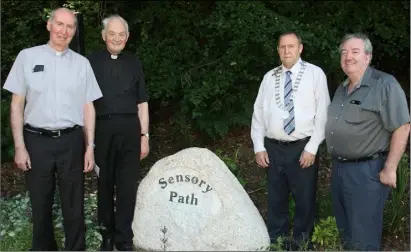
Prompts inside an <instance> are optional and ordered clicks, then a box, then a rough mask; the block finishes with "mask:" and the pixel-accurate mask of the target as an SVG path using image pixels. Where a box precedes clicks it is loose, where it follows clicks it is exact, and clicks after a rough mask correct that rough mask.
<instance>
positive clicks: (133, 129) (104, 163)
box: [95, 115, 141, 245]
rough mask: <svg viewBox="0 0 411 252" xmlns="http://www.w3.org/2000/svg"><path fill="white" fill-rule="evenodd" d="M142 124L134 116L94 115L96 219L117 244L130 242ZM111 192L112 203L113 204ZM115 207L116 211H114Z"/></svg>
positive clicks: (129, 243) (105, 233)
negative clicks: (95, 116)
mask: <svg viewBox="0 0 411 252" xmlns="http://www.w3.org/2000/svg"><path fill="white" fill-rule="evenodd" d="M140 134H141V126H140V122H139V120H138V117H137V115H136V116H135V117H117V118H112V119H101V120H100V119H97V121H96V148H95V154H96V164H97V165H98V166H99V167H100V172H99V178H98V196H97V198H98V219H99V224H100V225H101V226H103V227H104V228H105V230H104V231H103V232H102V234H103V236H111V237H113V238H114V241H115V243H116V244H128V245H132V239H133V231H132V229H131V224H132V221H133V218H134V210H135V209H134V208H135V202H136V194H137V188H138V185H137V182H138V172H139V166H140V149H141V135H140ZM114 195H116V197H115V204H114ZM114 208H115V211H114Z"/></svg>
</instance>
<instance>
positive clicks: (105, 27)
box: [101, 14, 129, 35]
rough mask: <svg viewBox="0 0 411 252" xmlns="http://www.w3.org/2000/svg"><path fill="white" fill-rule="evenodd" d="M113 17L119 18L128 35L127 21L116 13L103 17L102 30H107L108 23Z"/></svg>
mask: <svg viewBox="0 0 411 252" xmlns="http://www.w3.org/2000/svg"><path fill="white" fill-rule="evenodd" d="M113 19H118V20H120V22H122V23H123V25H124V27H125V28H126V33H127V35H128V34H129V32H128V23H127V21H126V20H125V19H124V18H122V17H121V16H119V15H117V14H115V15H111V16H109V17H106V18H105V19H103V21H102V22H101V23H102V24H103V31H106V30H107V26H108V23H109V22H110V21H111V20H113Z"/></svg>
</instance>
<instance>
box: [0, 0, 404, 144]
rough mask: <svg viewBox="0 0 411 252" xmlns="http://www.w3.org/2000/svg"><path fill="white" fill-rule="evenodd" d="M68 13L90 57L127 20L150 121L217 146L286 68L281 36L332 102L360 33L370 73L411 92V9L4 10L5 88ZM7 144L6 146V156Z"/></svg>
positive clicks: (350, 4)
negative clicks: (291, 42) (348, 42)
mask: <svg viewBox="0 0 411 252" xmlns="http://www.w3.org/2000/svg"><path fill="white" fill-rule="evenodd" d="M63 4H67V6H69V7H70V8H72V9H74V10H77V11H80V12H82V13H83V14H84V25H85V43H86V51H87V53H89V52H91V51H93V50H97V49H101V48H102V47H104V44H103V42H102V40H101V33H100V31H101V20H102V18H104V17H106V16H107V15H109V14H115V13H116V14H120V15H121V16H123V17H124V18H125V19H126V20H127V21H128V23H129V27H130V32H131V36H130V38H129V41H128V44H127V50H128V51H131V52H133V53H135V54H137V55H138V56H139V57H140V59H141V60H142V61H143V67H144V72H145V76H146V83H147V87H148V90H149V94H150V98H151V100H150V104H151V105H150V107H151V108H152V111H151V112H156V111H161V110H165V109H167V110H168V111H171V116H172V118H173V120H174V121H175V122H176V125H177V126H178V127H180V128H187V127H188V128H189V129H192V130H193V131H199V132H202V133H203V134H206V135H208V136H210V137H223V136H224V135H225V134H226V133H227V132H229V131H230V129H232V128H233V127H237V126H245V127H248V126H249V125H250V122H251V114H252V107H253V102H254V99H255V97H256V94H257V91H258V87H259V85H260V82H261V80H262V77H263V75H264V74H265V73H266V72H267V71H269V70H270V69H272V68H274V67H275V66H277V65H278V64H279V58H278V55H277V52H276V45H277V39H278V35H279V34H280V33H281V32H282V31H297V32H298V33H300V35H301V36H302V39H303V43H304V51H303V54H302V57H303V59H304V60H306V61H309V62H311V63H313V64H316V65H318V66H320V67H321V68H323V70H324V72H325V73H326V75H327V77H328V82H329V89H330V92H331V96H332V95H333V92H334V90H335V88H336V87H337V85H338V84H339V83H340V82H341V81H342V80H343V78H344V75H343V72H342V71H341V69H340V66H339V54H338V45H339V41H340V39H341V38H342V36H343V35H344V34H345V33H349V32H357V31H360V32H365V33H367V34H368V35H369V36H370V39H371V41H372V43H373V46H374V55H373V62H372V64H373V65H375V66H376V67H378V68H379V69H381V70H384V71H386V72H389V73H391V74H394V75H395V76H396V77H397V78H398V79H399V80H400V81H401V84H402V85H403V87H404V89H405V91H406V93H407V94H408V93H409V45H410V41H409V1H379V2H376V1H375V2H374V1H373V2H370V1H366V2H365V1H364V2H363V1H341V2H340V1H328V2H318V1H176V2H174V1H173V2H172V1H141V2H140V1H135V2H132V1H119V2H114V1H11V0H9V1H3V2H2V5H3V6H2V10H1V11H2V17H3V22H2V28H3V29H2V30H3V36H2V48H1V50H2V60H3V64H2V73H1V75H2V80H4V79H5V77H6V76H7V74H8V71H9V69H10V67H11V64H12V62H13V60H14V58H15V56H16V55H17V53H18V51H19V50H21V49H23V48H25V47H29V46H33V45H36V44H40V43H45V42H46V41H47V39H48V35H47V31H46V29H45V23H44V21H45V18H46V13H47V10H49V9H50V8H54V7H57V6H62V5H63ZM6 34H7V35H6ZM3 95H5V93H4V92H2V96H3ZM5 97H6V98H4V97H3V99H2V104H3V105H4V103H7V102H8V101H9V99H8V98H7V97H8V96H5ZM3 108H5V106H3ZM2 112H3V115H2V120H3V123H2V125H7V123H6V122H4V121H7V120H8V115H7V114H8V111H5V109H3V111H2ZM5 127H6V128H5ZM5 127H3V128H2V129H3V132H2V134H3V135H4V134H7V132H8V131H9V129H8V128H7V126H5ZM9 145H10V141H7V140H5V142H4V143H3V142H2V151H4V148H5V146H9Z"/></svg>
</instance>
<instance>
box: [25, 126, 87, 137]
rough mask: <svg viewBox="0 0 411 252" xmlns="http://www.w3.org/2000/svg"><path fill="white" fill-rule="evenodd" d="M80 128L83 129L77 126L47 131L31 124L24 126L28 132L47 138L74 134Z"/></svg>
mask: <svg viewBox="0 0 411 252" xmlns="http://www.w3.org/2000/svg"><path fill="white" fill-rule="evenodd" d="M78 128H81V126H80V125H75V126H73V127H70V128H65V129H59V130H47V129H42V128H36V127H33V126H31V125H30V124H26V125H24V129H25V130H26V131H28V132H31V133H34V134H38V135H42V136H46V137H59V136H61V135H64V134H67V133H70V132H73V131H75V130H76V129H78Z"/></svg>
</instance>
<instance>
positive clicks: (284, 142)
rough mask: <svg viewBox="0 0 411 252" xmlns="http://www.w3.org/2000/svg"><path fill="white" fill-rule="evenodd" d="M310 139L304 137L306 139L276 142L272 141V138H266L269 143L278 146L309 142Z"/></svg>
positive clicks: (275, 140)
mask: <svg viewBox="0 0 411 252" xmlns="http://www.w3.org/2000/svg"><path fill="white" fill-rule="evenodd" d="M310 138H311V137H306V138H303V139H298V140H295V141H280V140H277V139H274V138H268V137H267V139H268V140H269V141H270V142H272V143H276V144H279V145H292V144H296V143H301V142H307V141H308V140H310Z"/></svg>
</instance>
